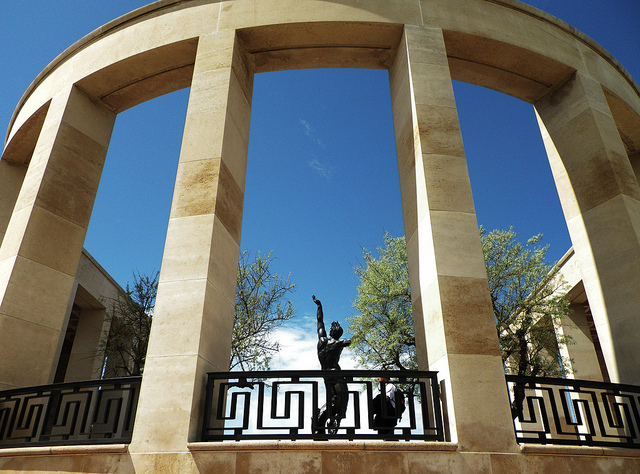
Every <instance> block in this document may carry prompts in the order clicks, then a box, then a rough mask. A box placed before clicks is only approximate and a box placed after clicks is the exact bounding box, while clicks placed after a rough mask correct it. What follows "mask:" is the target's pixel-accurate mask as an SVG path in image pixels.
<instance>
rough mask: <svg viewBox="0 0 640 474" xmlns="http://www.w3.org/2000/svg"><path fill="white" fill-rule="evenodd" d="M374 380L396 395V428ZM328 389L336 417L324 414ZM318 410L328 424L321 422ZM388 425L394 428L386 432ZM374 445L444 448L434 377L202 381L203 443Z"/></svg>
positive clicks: (344, 374) (250, 375)
mask: <svg viewBox="0 0 640 474" xmlns="http://www.w3.org/2000/svg"><path fill="white" fill-rule="evenodd" d="M379 377H388V378H390V379H391V382H387V383H393V384H394V385H395V386H396V387H397V388H398V389H399V390H402V392H403V393H404V400H405V406H406V408H405V410H404V412H403V413H402V417H401V419H400V420H397V413H391V412H390V411H389V410H387V408H385V406H386V405H385V404H383V403H381V399H380V398H376V394H377V393H378V391H379V389H380V388H382V390H383V392H386V383H382V387H380V385H381V383H380V382H378V378H379ZM336 384H337V385H338V386H339V391H341V392H343V399H344V400H346V412H343V415H337V414H336V413H331V410H332V409H331V407H329V408H327V405H331V400H328V397H327V395H326V393H327V387H329V386H336ZM340 387H341V388H340ZM328 390H329V391H331V390H332V389H331V388H329V389H328ZM397 404H399V402H398V403H397ZM325 410H326V414H328V416H327V417H326V418H323V417H322V415H321V414H322V413H323V411H325ZM396 410H397V408H396ZM343 416H344V417H343ZM374 420H376V424H374ZM381 420H382V421H381ZM389 423H390V424H391V425H393V424H394V423H395V426H391V427H389V426H388V424H389ZM381 424H384V425H385V428H384V429H381V428H380V425H381ZM381 438H383V439H404V440H434V441H443V440H444V432H443V425H442V416H441V408H440V392H439V388H438V381H437V372H418V371H393V372H389V371H374V370H343V371H340V372H330V371H321V370H309V371H263V372H215V373H209V374H208V382H207V391H206V404H205V414H204V420H203V427H202V440H203V441H223V440H236V441H240V440H248V439H292V440H296V439H315V440H326V439H348V440H353V439H381Z"/></svg>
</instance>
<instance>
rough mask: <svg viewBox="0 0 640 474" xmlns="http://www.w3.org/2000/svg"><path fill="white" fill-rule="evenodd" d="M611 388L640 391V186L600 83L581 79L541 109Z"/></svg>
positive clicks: (544, 100)
mask: <svg viewBox="0 0 640 474" xmlns="http://www.w3.org/2000/svg"><path fill="white" fill-rule="evenodd" d="M535 107H536V111H537V113H538V118H539V120H538V122H539V125H540V129H541V131H542V136H543V140H544V144H545V147H546V150H547V155H548V157H549V162H550V164H551V170H552V172H553V176H554V179H555V182H556V186H557V188H558V194H559V196H560V202H561V204H562V209H563V212H564V215H565V219H566V221H567V227H568V229H569V234H570V236H571V241H572V243H573V248H574V250H575V253H576V257H577V259H578V266H579V268H580V272H581V274H582V279H583V282H584V287H585V291H586V293H587V297H588V299H589V306H590V307H591V312H592V315H593V320H594V323H595V325H596V330H597V332H598V337H599V339H600V343H601V345H602V352H603V355H604V358H605V362H606V365H607V370H608V372H609V376H610V377H611V381H612V382H621V383H629V384H636V385H640V364H638V355H639V354H640V352H639V350H638V344H637V334H638V333H639V332H640V317H639V314H640V313H639V312H640V289H639V288H638V285H637V281H638V279H637V275H638V273H639V272H640V187H639V186H638V181H637V179H636V176H635V174H634V172H633V169H632V167H631V163H630V162H629V158H628V157H627V154H626V151H625V148H624V144H623V142H622V140H621V139H620V134H619V133H618V130H617V128H616V124H615V122H614V120H613V118H612V116H611V111H610V110H609V106H608V104H607V101H606V99H605V95H604V93H603V91H602V87H601V86H600V84H599V83H598V82H597V81H595V80H594V79H592V78H590V77H588V76H585V75H584V74H581V73H575V74H574V75H573V77H572V78H571V79H570V80H569V81H567V82H566V83H565V84H564V85H563V86H562V87H560V88H558V89H556V90H554V91H552V92H551V93H549V94H548V95H547V96H545V97H544V98H542V99H541V100H540V101H539V102H537V103H536V104H535Z"/></svg>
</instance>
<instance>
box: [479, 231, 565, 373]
mask: <svg viewBox="0 0 640 474" xmlns="http://www.w3.org/2000/svg"><path fill="white" fill-rule="evenodd" d="M480 238H481V241H482V252H483V254H484V261H485V267H486V270H487V279H488V281H489V293H490V295H491V303H492V305H493V314H494V319H495V323H496V329H497V331H498V339H499V341H500V351H501V353H502V361H503V363H504V366H505V371H506V372H507V373H509V374H515V375H529V376H546V377H559V376H562V375H563V372H564V371H567V370H569V367H568V364H567V362H568V361H567V360H565V359H563V358H561V356H560V354H559V351H558V347H559V346H562V345H565V344H568V343H570V342H571V341H570V340H569V339H568V338H567V337H564V336H559V335H556V332H555V330H554V326H557V325H558V324H559V323H560V320H561V318H563V317H564V316H565V315H566V314H567V313H568V311H569V302H568V301H567V299H566V298H565V293H566V289H565V285H564V283H563V281H562V280H561V279H560V278H559V275H558V272H559V267H558V266H557V265H550V264H549V263H547V261H546V254H547V250H548V249H549V246H548V245H547V246H539V245H538V244H539V243H540V241H541V239H542V235H536V236H533V237H531V238H530V239H529V240H527V242H526V243H525V244H524V245H523V244H522V243H520V242H519V241H518V240H517V234H516V232H515V231H514V230H513V227H510V228H509V229H508V230H492V231H491V232H487V231H486V230H485V229H484V228H483V227H482V226H481V227H480Z"/></svg>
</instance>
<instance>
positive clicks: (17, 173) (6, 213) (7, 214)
mask: <svg viewBox="0 0 640 474" xmlns="http://www.w3.org/2000/svg"><path fill="white" fill-rule="evenodd" d="M26 172H27V166H26V165H18V164H14V163H11V162H10V161H9V160H7V159H5V158H4V157H3V158H2V159H0V245H2V240H3V239H4V234H5V232H6V230H7V226H8V225H9V219H11V214H12V213H13V207H14V206H15V204H16V200H17V199H18V193H19V192H20V188H21V187H22V182H23V181H24V175H25V174H26Z"/></svg>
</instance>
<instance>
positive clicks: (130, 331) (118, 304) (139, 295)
mask: <svg viewBox="0 0 640 474" xmlns="http://www.w3.org/2000/svg"><path fill="white" fill-rule="evenodd" d="M157 292H158V273H155V274H154V275H153V276H144V275H140V274H139V273H134V275H133V284H132V285H131V286H130V285H129V284H128V283H127V286H126V288H125V290H124V293H121V294H119V295H118V297H117V298H116V299H115V300H114V301H112V302H111V307H110V308H108V309H107V314H108V315H109V316H110V317H111V329H110V331H109V335H108V337H105V338H103V339H102V341H101V342H100V345H99V348H98V350H99V352H100V353H101V354H102V353H103V354H104V357H105V358H106V361H107V363H106V366H105V374H104V375H105V376H106V377H129V376H134V375H142V370H143V368H144V359H145V356H146V354H147V345H148V343H149V331H151V319H152V317H153V308H154V306H155V304H156V294H157Z"/></svg>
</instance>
